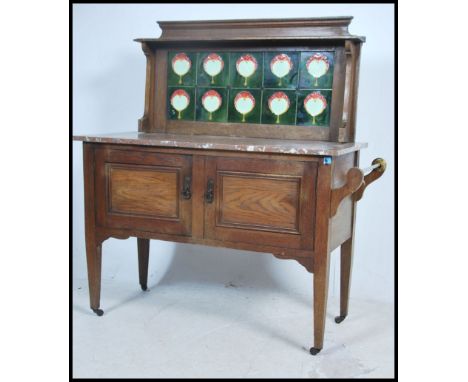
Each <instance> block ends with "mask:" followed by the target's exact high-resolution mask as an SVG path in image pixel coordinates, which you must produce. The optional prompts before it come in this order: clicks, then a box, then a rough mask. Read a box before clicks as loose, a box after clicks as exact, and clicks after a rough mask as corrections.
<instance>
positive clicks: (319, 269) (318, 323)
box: [310, 254, 330, 355]
mask: <svg viewBox="0 0 468 382" xmlns="http://www.w3.org/2000/svg"><path fill="white" fill-rule="evenodd" d="M329 257H330V256H329V254H326V255H323V256H320V257H318V261H317V262H316V263H315V264H314V347H313V348H311V349H310V354H312V355H316V354H317V353H318V352H320V350H322V348H323V337H324V334H325V317H326V312H327V297H328V280H329Z"/></svg>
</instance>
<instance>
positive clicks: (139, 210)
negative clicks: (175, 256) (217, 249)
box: [95, 147, 192, 235]
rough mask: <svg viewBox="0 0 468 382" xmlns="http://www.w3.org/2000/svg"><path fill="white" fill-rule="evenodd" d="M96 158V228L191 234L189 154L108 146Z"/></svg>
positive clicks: (97, 151) (190, 163) (190, 168)
mask: <svg viewBox="0 0 468 382" xmlns="http://www.w3.org/2000/svg"><path fill="white" fill-rule="evenodd" d="M95 160H96V169H95V174H96V179H95V184H96V196H97V198H98V203H97V224H98V225H101V226H106V227H111V228H112V227H113V228H125V229H135V230H142V231H148V232H158V233H165V234H178V235H190V233H191V213H192V198H191V182H192V157H191V156H190V155H179V154H161V153H157V152H149V151H133V150H132V151H127V150H119V149H112V148H108V147H106V148H99V149H96V155H95Z"/></svg>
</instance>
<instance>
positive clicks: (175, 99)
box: [167, 87, 195, 121]
mask: <svg viewBox="0 0 468 382" xmlns="http://www.w3.org/2000/svg"><path fill="white" fill-rule="evenodd" d="M167 105H168V114H169V119H176V120H184V121H193V120H194V110H195V88H193V87H169V88H168V89H167Z"/></svg>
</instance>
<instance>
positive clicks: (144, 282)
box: [137, 238, 149, 291]
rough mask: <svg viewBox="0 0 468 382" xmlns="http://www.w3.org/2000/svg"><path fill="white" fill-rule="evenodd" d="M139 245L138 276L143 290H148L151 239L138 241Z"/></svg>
mask: <svg viewBox="0 0 468 382" xmlns="http://www.w3.org/2000/svg"><path fill="white" fill-rule="evenodd" d="M137 245H138V274H139V277H140V285H141V289H143V290H144V291H145V290H147V289H148V263H149V239H140V238H138V239H137Z"/></svg>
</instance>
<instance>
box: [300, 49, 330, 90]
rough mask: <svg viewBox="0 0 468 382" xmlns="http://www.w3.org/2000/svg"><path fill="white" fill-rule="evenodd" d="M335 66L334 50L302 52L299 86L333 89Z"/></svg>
mask: <svg viewBox="0 0 468 382" xmlns="http://www.w3.org/2000/svg"><path fill="white" fill-rule="evenodd" d="M334 67H335V61H334V54H333V52H302V53H301V64H300V79H299V87H300V88H307V89H331V88H332V87H333V69H334Z"/></svg>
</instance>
